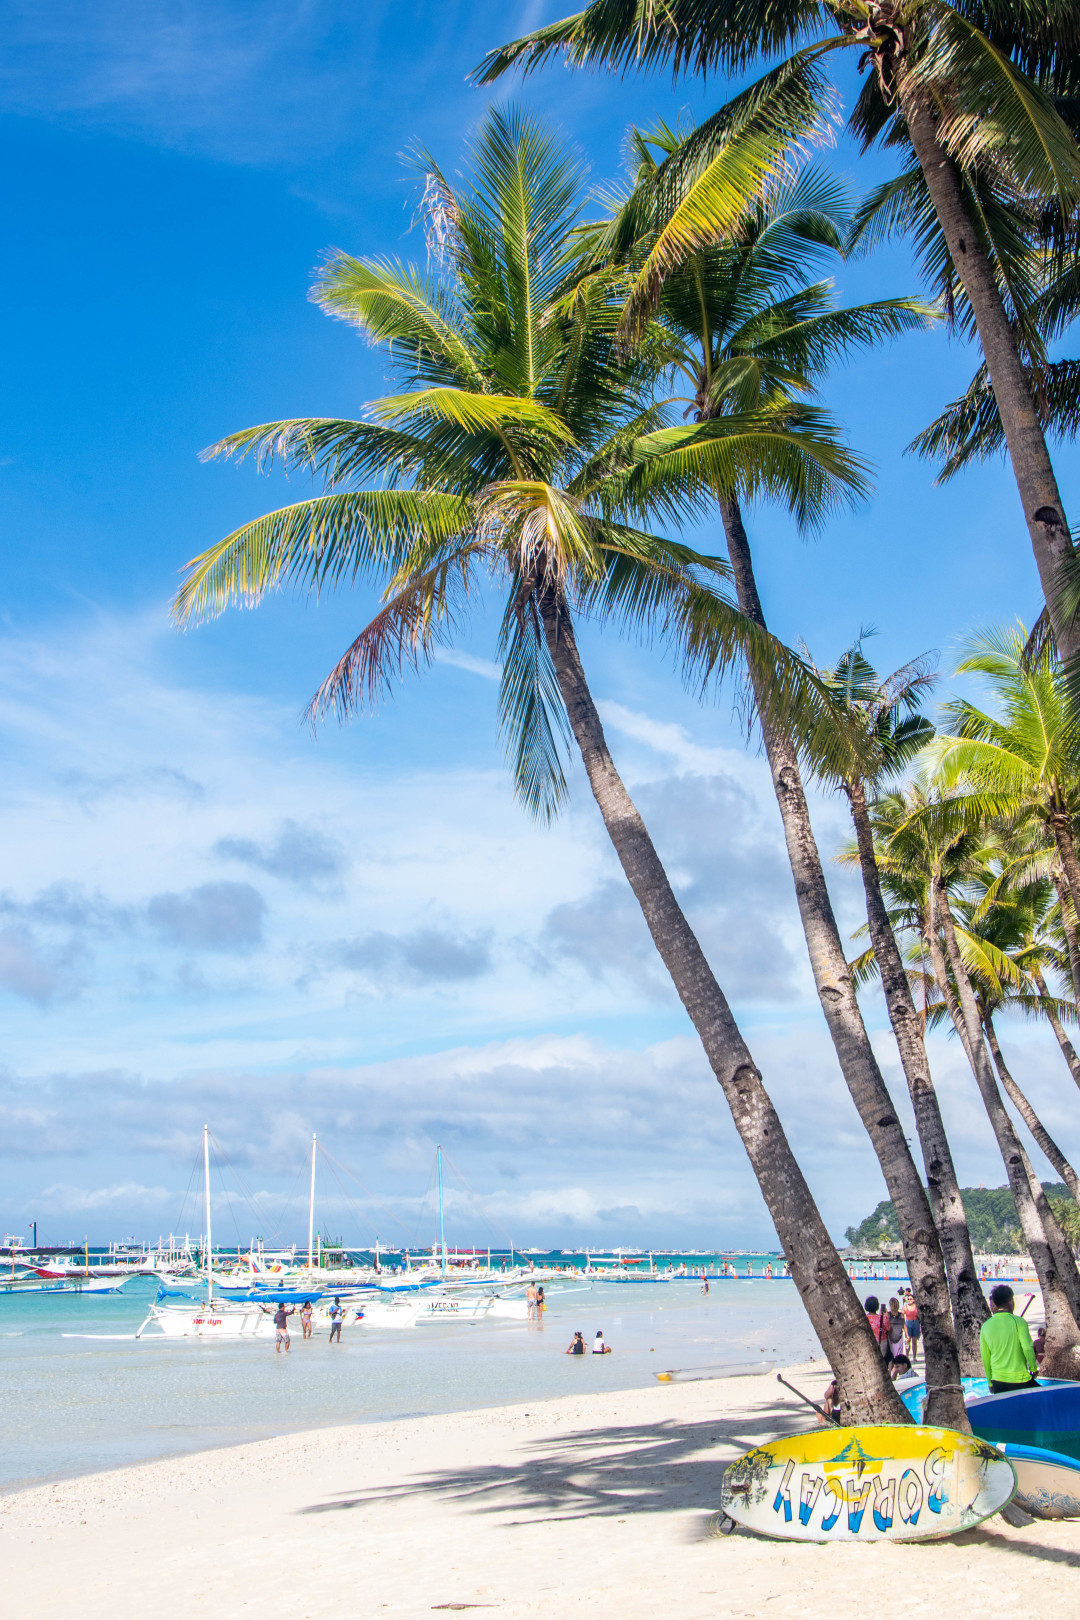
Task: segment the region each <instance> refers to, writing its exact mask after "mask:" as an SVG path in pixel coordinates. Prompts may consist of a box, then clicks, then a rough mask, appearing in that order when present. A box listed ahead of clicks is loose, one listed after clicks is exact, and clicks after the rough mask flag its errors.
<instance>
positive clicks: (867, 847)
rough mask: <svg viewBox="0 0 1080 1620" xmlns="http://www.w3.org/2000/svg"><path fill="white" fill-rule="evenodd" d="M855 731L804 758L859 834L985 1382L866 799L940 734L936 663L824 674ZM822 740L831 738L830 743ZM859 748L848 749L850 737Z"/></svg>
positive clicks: (899, 1041) (933, 1104) (972, 1355)
mask: <svg viewBox="0 0 1080 1620" xmlns="http://www.w3.org/2000/svg"><path fill="white" fill-rule="evenodd" d="M818 673H819V674H820V675H821V676H822V678H823V680H824V681H825V683H826V685H827V686H828V687H829V689H830V691H831V692H832V694H833V696H834V698H835V699H836V701H837V703H838V704H839V705H840V707H841V708H842V710H843V711H844V712H845V714H846V715H847V716H848V717H849V718H850V720H851V721H852V722H853V724H851V725H849V726H848V727H847V728H846V730H845V732H844V733H843V734H838V732H837V728H836V727H835V726H829V725H828V721H829V719H831V712H830V711H826V712H825V715H824V717H823V723H821V724H819V726H818V727H817V728H816V729H815V733H814V734H813V735H812V736H811V737H810V738H809V739H808V741H807V743H806V745H805V747H804V754H805V756H806V757H807V758H808V759H809V761H810V763H811V764H812V766H813V768H814V769H815V771H816V774H817V775H818V777H819V779H820V780H822V781H823V782H826V783H828V784H829V785H830V786H833V787H838V788H840V789H841V790H842V791H843V793H844V794H845V795H846V797H847V801H848V805H849V807H850V809H851V817H852V821H853V823H854V827H855V845H854V848H853V850H851V851H850V852H849V853H846V854H845V856H844V857H842V858H843V859H845V860H850V861H851V862H852V863H854V862H857V863H858V866H859V870H860V873H861V876H862V881H863V888H864V891H865V893H866V916H867V924H868V929H869V934H870V941H871V952H870V953H868V956H869V955H871V954H872V958H873V963H874V966H875V968H876V970H877V973H878V974H879V975H880V979H881V986H882V990H883V991H884V994H885V1005H886V1007H887V1009H888V1013H889V1022H890V1023H891V1025H892V1029H893V1034H894V1036H895V1037H896V1045H897V1049H898V1051H899V1054H900V1062H901V1066H902V1067H903V1070H904V1078H905V1079H906V1081H907V1086H908V1094H909V1096H910V1097H911V1106H912V1110H913V1112H914V1114H915V1128H916V1130H917V1131H918V1135H919V1143H920V1146H921V1148H922V1155H923V1165H924V1168H925V1171H926V1186H927V1192H928V1193H929V1196H930V1201H931V1205H932V1208H933V1213H934V1220H935V1222H936V1224H937V1229H938V1232H939V1233H940V1235H941V1247H942V1252H943V1254H944V1257H945V1269H946V1273H947V1276H948V1280H949V1292H950V1295H951V1299H952V1314H953V1322H954V1324H955V1327H956V1344H957V1352H958V1354H959V1357H960V1368H961V1372H962V1373H964V1374H965V1375H966V1376H969V1377H974V1376H976V1375H979V1374H980V1368H981V1365H982V1363H981V1358H980V1353H979V1329H980V1327H981V1326H982V1324H983V1322H984V1321H985V1320H986V1317H987V1314H988V1313H987V1306H986V1299H985V1297H984V1295H983V1291H982V1288H981V1286H980V1284H979V1277H978V1272H977V1271H976V1268H975V1257H974V1255H973V1253H972V1249H971V1234H970V1232H969V1231H968V1224H967V1216H966V1215H965V1213H964V1204H963V1199H962V1198H961V1196H960V1183H959V1179H958V1177H957V1174H956V1166H955V1164H954V1163H953V1156H952V1150H951V1149H950V1147H949V1139H948V1136H947V1135H946V1133H945V1123H944V1121H943V1120H942V1117H941V1108H940V1106H939V1103H938V1097H937V1091H936V1090H935V1087H934V1081H933V1077H932V1075H931V1072H930V1065H929V1062H928V1060H927V1056H926V1043H925V1039H924V1028H925V1018H924V1017H922V1016H920V1014H919V1012H918V1010H917V1008H916V1006H915V999H914V996H913V994H912V987H911V982H910V980H909V977H908V972H907V969H906V967H905V965H904V961H903V957H902V956H901V954H900V947H899V945H898V944H897V941H896V935H895V934H894V932H893V927H892V922H891V920H890V917H889V912H888V907H887V905H886V901H885V895H884V893H883V891H882V883H881V873H880V871H879V870H878V863H877V856H876V851H875V841H874V825H873V820H872V812H871V806H870V803H869V802H868V794H869V795H871V796H874V795H876V794H878V793H880V792H882V791H883V790H884V788H885V785H886V784H887V782H888V781H889V779H890V778H893V777H895V776H896V774H897V773H898V772H900V771H902V770H903V769H904V768H905V766H906V765H907V764H909V763H910V761H911V760H912V759H913V758H914V757H915V755H916V754H917V753H918V751H919V750H920V749H921V748H923V747H924V746H925V744H926V743H927V742H928V741H929V739H930V737H931V736H932V735H933V729H934V728H933V726H932V725H931V724H930V722H929V721H928V720H927V719H926V717H925V715H923V714H921V713H919V701H920V697H921V695H922V693H923V692H924V691H925V690H926V688H927V687H928V686H929V685H930V684H931V682H932V681H933V679H934V675H933V673H932V664H931V662H930V660H928V659H915V660H913V661H912V662H911V663H910V664H907V665H905V666H904V668H902V669H898V670H896V671H895V672H894V673H893V674H892V675H889V676H887V677H886V678H885V679H884V680H882V679H881V678H880V677H879V676H878V674H877V672H876V671H875V670H874V669H873V667H872V666H871V664H870V663H869V662H868V660H867V659H866V657H865V656H864V654H863V651H862V647H861V644H857V645H856V646H854V647H852V648H850V649H849V650H848V652H847V653H845V655H844V657H843V658H841V659H840V661H839V663H838V664H837V665H836V668H835V669H832V670H819V672H818ZM823 733H824V734H823ZM852 736H854V737H855V738H856V739H857V744H858V745H857V746H856V747H854V748H852V747H851V746H850V738H851V737H852Z"/></svg>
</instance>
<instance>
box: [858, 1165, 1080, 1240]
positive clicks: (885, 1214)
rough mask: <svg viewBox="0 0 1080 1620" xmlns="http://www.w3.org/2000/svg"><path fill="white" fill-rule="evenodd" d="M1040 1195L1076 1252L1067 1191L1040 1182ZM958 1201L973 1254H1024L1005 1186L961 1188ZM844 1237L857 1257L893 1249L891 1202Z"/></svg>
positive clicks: (1077, 1232)
mask: <svg viewBox="0 0 1080 1620" xmlns="http://www.w3.org/2000/svg"><path fill="white" fill-rule="evenodd" d="M1043 1191H1044V1192H1045V1194H1046V1196H1047V1198H1048V1199H1049V1200H1050V1208H1051V1209H1052V1210H1053V1211H1054V1214H1055V1215H1056V1216H1057V1219H1058V1223H1059V1225H1060V1226H1061V1229H1062V1231H1063V1232H1064V1233H1065V1236H1066V1238H1067V1239H1068V1241H1069V1243H1070V1244H1071V1245H1072V1247H1073V1248H1074V1249H1076V1248H1080V1209H1078V1208H1077V1205H1076V1203H1075V1201H1074V1199H1073V1197H1072V1194H1071V1193H1070V1192H1069V1189H1068V1188H1067V1187H1066V1186H1065V1184H1064V1182H1061V1181H1044V1182H1043ZM960 1198H961V1201H962V1202H963V1205H964V1214H965V1215H966V1217H967V1224H968V1231H969V1232H970V1233H971V1243H972V1247H973V1249H974V1250H975V1253H976V1254H984V1255H985V1254H993V1255H1017V1254H1023V1253H1024V1252H1025V1251H1024V1234H1023V1233H1022V1232H1021V1230H1020V1222H1019V1219H1018V1217H1017V1214H1016V1205H1015V1204H1014V1203H1013V1195H1012V1193H1011V1192H1010V1191H1009V1188H1008V1187H1007V1186H1005V1187H961V1189H960ZM844 1236H845V1238H846V1239H847V1241H848V1245H849V1247H850V1248H851V1249H853V1250H854V1251H855V1252H856V1253H857V1254H863V1255H867V1254H869V1255H872V1254H873V1253H874V1252H875V1250H882V1251H884V1250H885V1249H886V1248H890V1249H891V1248H894V1247H895V1246H896V1245H897V1244H898V1243H899V1242H900V1227H899V1225H898V1224H897V1220H896V1211H895V1210H894V1209H893V1206H892V1202H891V1200H890V1199H888V1198H883V1199H882V1200H881V1202H880V1203H879V1204H878V1205H877V1207H876V1208H875V1209H873V1210H871V1212H870V1214H869V1215H867V1216H866V1218H865V1220H862V1221H860V1222H859V1224H858V1226H849V1227H848V1228H847V1231H846V1232H845V1233H844Z"/></svg>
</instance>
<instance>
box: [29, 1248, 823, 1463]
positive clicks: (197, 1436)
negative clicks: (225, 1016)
mask: <svg viewBox="0 0 1080 1620" xmlns="http://www.w3.org/2000/svg"><path fill="white" fill-rule="evenodd" d="M156 1286H157V1285H156V1283H154V1282H150V1281H144V1280H143V1279H141V1278H139V1279H136V1280H134V1281H132V1282H130V1283H128V1284H127V1285H126V1286H125V1288H124V1289H123V1290H122V1291H121V1292H120V1293H119V1294H110V1295H99V1296H97V1297H94V1296H86V1297H82V1296H78V1295H68V1296H66V1297H63V1296H60V1297H58V1296H55V1295H54V1296H52V1297H49V1296H43V1295H38V1296H36V1297H33V1296H31V1297H23V1298H22V1299H19V1298H17V1297H13V1296H11V1295H8V1296H0V1379H2V1380H3V1388H4V1391H5V1396H6V1399H5V1400H4V1402H3V1407H2V1409H0V1487H4V1488H8V1489H10V1488H12V1487H17V1486H21V1485H29V1484H34V1483H36V1482H38V1481H41V1480H45V1479H54V1478H62V1477H65V1476H68V1475H72V1474H81V1473H88V1472H92V1471H94V1470H96V1469H99V1468H113V1467H119V1466H122V1465H123V1464H125V1463H133V1462H141V1461H144V1460H146V1459H148V1458H152V1457H162V1456H167V1455H171V1454H174V1453H177V1452H189V1451H201V1450H204V1449H206V1448H207V1447H211V1446H220V1445H235V1444H238V1443H240V1442H242V1441H245V1440H258V1439H264V1438H266V1437H268V1436H271V1435H275V1434H286V1433H289V1432H291V1431H295V1430H298V1429H312V1428H320V1427H325V1426H328V1425H333V1424H338V1423H364V1422H374V1421H377V1420H378V1419H380V1418H396V1417H409V1416H417V1415H420V1414H424V1413H431V1412H449V1411H460V1410H467V1409H468V1408H470V1407H475V1406H500V1405H504V1404H508V1403H511V1402H515V1401H522V1400H532V1399H543V1398H545V1397H548V1396H554V1395H568V1394H575V1393H577V1392H578V1391H580V1390H583V1389H589V1390H593V1389H608V1390H610V1389H626V1388H631V1387H634V1386H639V1385H642V1384H651V1383H652V1381H653V1378H654V1375H655V1374H656V1373H657V1372H660V1371H663V1370H665V1369H667V1368H678V1369H693V1368H706V1367H709V1368H711V1367H716V1366H718V1365H721V1364H724V1363H729V1362H730V1363H745V1362H749V1361H757V1360H760V1359H762V1358H765V1359H767V1360H775V1361H776V1362H777V1363H778V1364H781V1365H782V1364H783V1363H784V1362H785V1361H786V1362H791V1361H795V1360H805V1359H808V1358H809V1357H810V1356H819V1355H820V1354H821V1351H820V1349H819V1347H818V1344H817V1340H816V1338H815V1337H814V1333H813V1330H812V1328H811V1327H810V1323H809V1321H808V1319H807V1317H806V1313H805V1311H804V1310H803V1308H802V1306H801V1305H800V1303H799V1301H798V1297H797V1295H796V1292H795V1289H794V1287H793V1285H792V1284H791V1283H790V1282H765V1281H763V1280H759V1281H757V1282H744V1281H738V1282H728V1281H725V1282H720V1283H714V1284H713V1285H712V1287H711V1290H710V1292H709V1294H708V1296H707V1297H706V1296H703V1295H702V1294H701V1292H700V1285H699V1284H697V1283H694V1282H689V1281H688V1282H677V1283H663V1284H656V1283H646V1284H634V1283H603V1282H598V1283H591V1284H586V1283H585V1282H584V1280H582V1281H580V1282H576V1283H575V1282H572V1281H570V1282H568V1283H567V1284H566V1285H565V1287H564V1285H562V1284H559V1283H553V1284H551V1285H550V1286H549V1287H548V1310H547V1313H546V1316H545V1321H544V1324H543V1326H542V1327H537V1326H536V1325H534V1324H532V1323H525V1322H508V1321H500V1322H479V1323H468V1322H436V1323H432V1324H431V1325H427V1324H424V1325H423V1326H417V1327H415V1328H411V1329H404V1330H402V1329H397V1330H393V1329H391V1330H383V1331H382V1332H376V1331H373V1330H372V1329H370V1328H366V1327H360V1326H357V1327H354V1328H352V1329H351V1330H350V1329H349V1328H348V1327H347V1328H346V1329H345V1334H344V1342H343V1343H342V1344H341V1346H340V1347H338V1346H337V1345H330V1344H329V1343H328V1342H327V1337H326V1330H325V1329H324V1330H323V1331H322V1334H321V1335H320V1336H319V1337H317V1338H315V1339H313V1340H310V1341H309V1342H308V1343H306V1344H305V1343H304V1342H303V1341H302V1340H301V1338H300V1335H299V1330H297V1332H296V1335H295V1336H294V1338H293V1343H292V1353H291V1355H289V1356H287V1357H286V1356H277V1355H275V1353H274V1346H273V1342H272V1341H271V1340H268V1339H259V1340H252V1341H238V1342H235V1343H232V1344H229V1343H208V1342H206V1341H205V1340H198V1339H180V1340H177V1339H172V1340H164V1339H162V1338H160V1337H154V1336H153V1335H152V1334H151V1333H149V1332H148V1333H147V1336H146V1337H145V1338H143V1339H140V1340H136V1339H135V1338H134V1333H135V1329H136V1328H137V1327H138V1326H139V1324H140V1323H141V1322H142V1320H143V1319H144V1317H145V1315H146V1306H147V1303H148V1302H149V1301H150V1300H151V1299H153V1297H154V1295H155V1293H156ZM577 1328H580V1329H581V1330H582V1332H583V1333H584V1334H585V1338H586V1342H588V1341H589V1340H591V1338H592V1335H593V1334H594V1333H595V1331H596V1329H597V1328H602V1329H603V1330H604V1334H605V1336H606V1338H607V1341H608V1343H609V1344H611V1345H612V1347H613V1350H614V1354H613V1355H610V1356H604V1357H603V1358H601V1357H599V1356H592V1355H589V1356H585V1357H584V1358H582V1357H573V1356H566V1355H564V1354H563V1351H564V1350H565V1349H566V1347H567V1346H568V1344H569V1343H570V1340H571V1338H572V1336H573V1333H574V1330H575V1329H577ZM69 1334H75V1335H85V1336H80V1337H74V1338H72V1337H64V1335H69Z"/></svg>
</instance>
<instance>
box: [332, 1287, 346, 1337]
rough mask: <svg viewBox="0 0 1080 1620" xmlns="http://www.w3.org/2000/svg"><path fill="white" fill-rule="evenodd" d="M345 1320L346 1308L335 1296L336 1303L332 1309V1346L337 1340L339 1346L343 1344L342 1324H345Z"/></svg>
mask: <svg viewBox="0 0 1080 1620" xmlns="http://www.w3.org/2000/svg"><path fill="white" fill-rule="evenodd" d="M344 1320H345V1307H344V1305H342V1303H341V1301H340V1299H338V1298H337V1297H336V1296H335V1299H334V1303H333V1304H332V1305H331V1307H330V1343H331V1344H333V1342H334V1340H335V1339H336V1340H337V1342H338V1344H340V1343H341V1324H342V1322H344Z"/></svg>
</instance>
